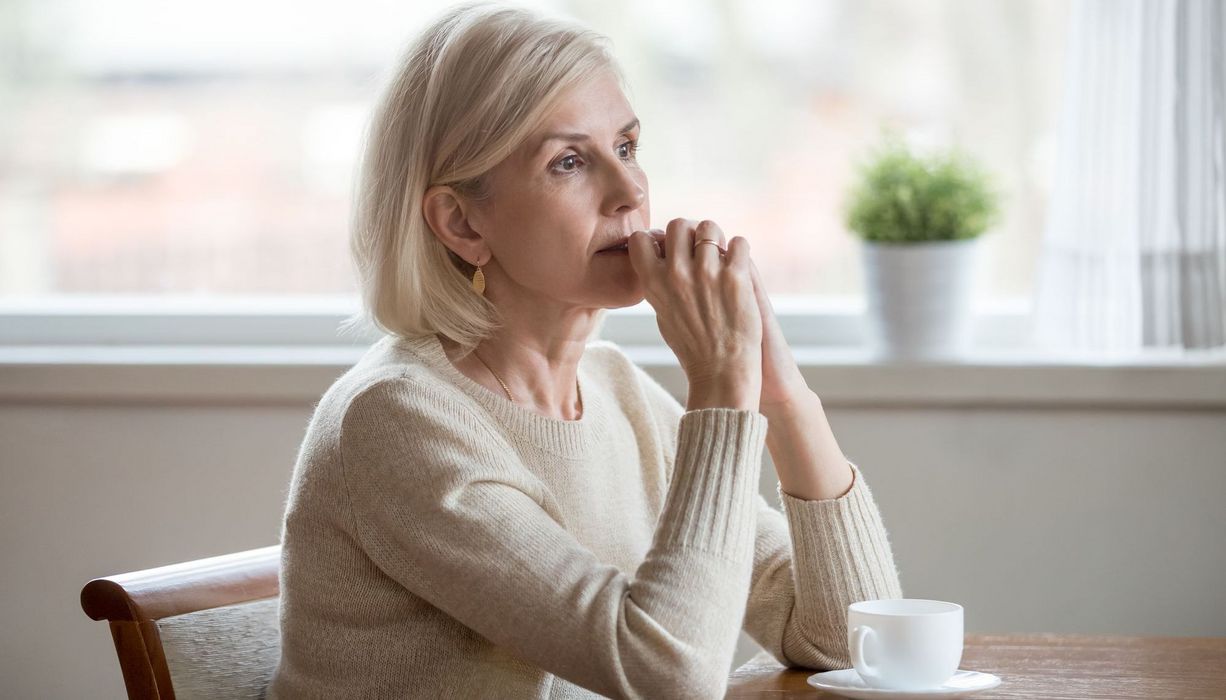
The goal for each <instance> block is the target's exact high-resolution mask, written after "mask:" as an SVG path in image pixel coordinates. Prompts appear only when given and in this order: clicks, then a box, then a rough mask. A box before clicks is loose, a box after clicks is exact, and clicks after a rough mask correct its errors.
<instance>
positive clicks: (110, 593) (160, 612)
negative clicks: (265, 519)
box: [81, 545, 281, 700]
mask: <svg viewBox="0 0 1226 700" xmlns="http://www.w3.org/2000/svg"><path fill="white" fill-rule="evenodd" d="M280 561H281V546H280V545H273V546H271V547H264V548H261V549H252V550H249V551H246V552H237V553H235V554H226V555H223V556H219V557H211V558H208V559H199V560H196V561H189V562H183V563H181V564H172V565H170V566H162V567H158V568H156V569H146V570H144V571H135V572H132V573H127V574H118V575H115V576H106V577H104V578H98V579H94V580H93V581H90V582H89V583H87V584H86V585H85V588H83V589H82V590H81V607H82V609H84V610H85V614H86V615H89V616H90V617H91V618H92V619H94V620H107V621H108V622H109V623H110V627H111V636H112V638H113V639H114V641H115V652H116V653H117V654H118V656H119V668H120V670H121V671H122V673H123V680H124V685H125V686H126V687H127V690H128V697H129V698H142V699H144V698H157V699H158V700H169V699H173V698H180V699H183V700H187V699H190V698H262V697H263V696H264V693H265V691H266V689H267V687H268V683H269V681H270V680H271V678H272V673H273V671H274V670H275V669H276V666H277V662H278V660H279V659H280V653H281V648H280V630H279V624H278V616H277V603H278V600H279V598H278V596H279V594H280V582H279V580H278V578H277V574H278V570H279V567H280Z"/></svg>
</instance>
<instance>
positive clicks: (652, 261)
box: [626, 231, 663, 286]
mask: <svg viewBox="0 0 1226 700" xmlns="http://www.w3.org/2000/svg"><path fill="white" fill-rule="evenodd" d="M626 248H627V249H629V251H630V266H631V267H632V268H634V272H635V274H637V275H638V276H639V279H640V280H642V282H643V285H644V286H647V285H649V284H654V283H655V282H654V280H655V278H656V276H657V275H658V274H659V269H660V266H661V265H662V264H663V261H662V260H660V258H659V256H658V255H657V254H656V245H655V239H654V238H653V237H652V235H651V234H650V233H648V232H646V231H633V232H631V233H630V240H628V241H626Z"/></svg>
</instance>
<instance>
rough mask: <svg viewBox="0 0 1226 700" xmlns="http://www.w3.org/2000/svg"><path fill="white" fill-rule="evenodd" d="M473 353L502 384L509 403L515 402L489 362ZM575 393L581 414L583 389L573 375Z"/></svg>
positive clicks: (505, 384)
mask: <svg viewBox="0 0 1226 700" xmlns="http://www.w3.org/2000/svg"><path fill="white" fill-rule="evenodd" d="M473 355H475V356H476V358H477V359H478V360H480V362H481V364H483V365H485V368H486V369H488V370H489V371H490V374H492V375H494V379H497V380H498V383H499V384H501V385H502V390H503V391H505V392H507V398H508V399H510V400H511V403H515V397H513V396H511V390H510V389H508V388H507V383H506V382H504V381H502V377H500V376H498V373H497V372H495V371H494V368H493V367H490V366H489V363H487V362H486V361H485V360H482V359H481V356H480V355H477V351H476V350H475V349H474V350H473ZM575 393H576V394H578V396H579V413H580V414H582V413H583V391H582V390H580V388H579V377H575Z"/></svg>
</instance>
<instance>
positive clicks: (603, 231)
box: [471, 71, 651, 308]
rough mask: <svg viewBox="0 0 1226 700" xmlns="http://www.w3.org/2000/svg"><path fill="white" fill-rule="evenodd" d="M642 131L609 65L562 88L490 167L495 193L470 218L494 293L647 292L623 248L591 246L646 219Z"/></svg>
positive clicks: (603, 302) (569, 300)
mask: <svg viewBox="0 0 1226 700" xmlns="http://www.w3.org/2000/svg"><path fill="white" fill-rule="evenodd" d="M638 138H639V124H638V119H637V118H636V117H635V114H634V111H633V110H632V109H631V107H630V103H629V102H627V100H626V97H625V95H623V94H622V91H621V88H620V86H619V84H618V82H617V79H616V77H615V76H614V75H613V74H612V73H611V72H607V71H606V72H602V73H601V74H598V75H594V76H593V78H592V79H591V80H588V81H586V82H585V83H584V84H582V85H579V86H577V87H576V88H574V89H572V90H571V91H570V92H569V93H567V94H566V95H565V96H563V97H562V99H561V102H560V103H559V106H558V107H557V108H556V109H555V110H554V111H553V112H552V113H551V114H549V115H548V116H547V117H546V118H545V119H544V120H543V121H542V123H541V124H540V125H539V127H538V128H537V129H536V131H535V132H534V133H532V134H531V135H530V136H529V137H528V139H527V140H526V141H525V142H524V144H523V145H522V146H520V148H519V149H518V150H517V151H516V152H514V153H513V154H511V155H510V156H509V157H507V159H506V160H504V161H503V162H502V163H500V164H499V165H498V166H497V167H496V168H495V169H494V170H493V171H492V172H491V174H490V175H491V181H490V186H491V187H490V191H491V198H490V199H489V200H486V201H485V202H484V203H483V204H482V205H481V206H479V207H478V208H477V210H476V211H474V212H473V214H472V217H471V222H472V225H473V227H474V228H475V229H476V230H477V231H479V232H480V233H481V235H482V236H483V237H484V238H485V241H486V243H487V245H488V246H489V247H490V249H491V250H492V252H493V257H492V260H491V263H492V265H494V266H495V267H496V268H497V269H496V270H493V271H491V269H490V268H484V269H485V274H486V275H487V280H488V281H487V284H488V285H489V287H490V289H491V291H492V292H493V294H494V298H495V299H496V298H497V296H500V294H498V292H500V291H505V292H506V293H508V294H511V295H519V297H518V298H520V299H525V298H535V297H540V299H541V301H543V302H546V303H548V302H549V301H550V300H552V301H557V302H560V303H561V304H563V305H566V306H579V307H591V308H618V307H623V306H632V305H634V304H637V303H638V302H640V301H642V300H643V290H642V287H641V285H640V283H639V280H638V275H637V274H635V272H634V269H633V268H632V267H631V265H630V256H629V254H627V253H612V254H610V253H602V254H599V255H598V254H597V251H598V250H600V249H601V248H605V247H607V246H609V245H611V244H613V243H616V242H618V241H620V240H622V239H624V238H626V237H627V236H628V235H629V234H630V232H631V231H635V230H638V229H646V228H648V227H649V223H650V221H651V217H650V203H649V199H648V190H647V174H646V173H645V172H643V169H642V168H641V167H639V163H638V159H637V156H636V149H637V144H638ZM499 286H502V287H503V289H497V287H499ZM525 295H526V296H525Z"/></svg>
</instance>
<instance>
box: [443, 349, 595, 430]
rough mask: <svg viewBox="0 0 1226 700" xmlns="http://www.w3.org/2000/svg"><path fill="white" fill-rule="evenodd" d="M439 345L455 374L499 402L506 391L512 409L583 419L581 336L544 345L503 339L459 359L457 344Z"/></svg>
mask: <svg viewBox="0 0 1226 700" xmlns="http://www.w3.org/2000/svg"><path fill="white" fill-rule="evenodd" d="M439 340H440V342H441V343H442V345H443V349H444V351H445V352H446V354H447V357H448V359H450V360H451V362H452V364H453V365H455V367H456V369H457V370H459V371H460V372H461V373H462V374H464V375H465V376H467V377H468V378H470V379H472V380H473V381H475V382H477V383H478V384H480V385H482V386H484V387H486V388H488V389H490V390H491V391H494V392H496V393H497V394H499V395H500V396H503V397H505V396H506V391H507V390H509V391H510V393H511V397H512V398H513V399H514V401H515V403H517V404H520V405H522V406H524V407H526V408H529V409H531V410H534V411H536V412H538V413H541V414H544V415H547V416H550V417H553V418H558V419H560V420H578V419H579V418H580V417H581V416H582V403H581V397H580V395H579V391H578V373H579V359H580V358H581V357H582V356H583V349H584V347H585V345H586V336H584V338H582V339H573V338H572V339H567V340H565V341H563V342H559V343H553V344H548V345H547V344H542V343H539V342H525V340H524V339H522V338H519V339H517V338H516V337H515V336H511V335H508V334H506V333H502V334H499V335H497V336H495V337H491V338H486V339H485V340H483V341H482V342H481V343H480V344H479V345H478V346H477V348H476V350H475V352H472V353H468V354H467V355H465V356H463V357H460V353H461V349H460V347H459V346H458V345H457V344H456V343H454V342H452V341H451V340H449V339H447V338H445V337H443V336H439ZM487 365H488V367H487ZM491 370H492V371H491ZM495 375H496V376H495ZM499 379H501V380H502V382H501V383H500V382H499V381H498V380H499ZM503 383H505V384H506V389H505V390H504V388H503Z"/></svg>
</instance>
